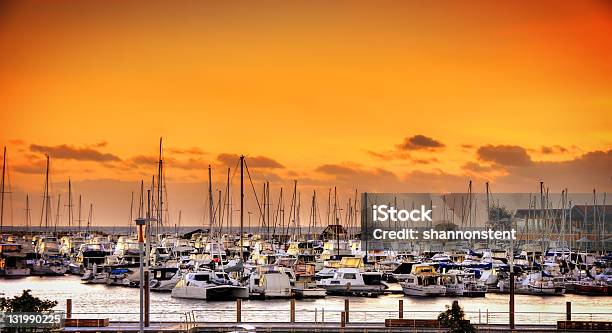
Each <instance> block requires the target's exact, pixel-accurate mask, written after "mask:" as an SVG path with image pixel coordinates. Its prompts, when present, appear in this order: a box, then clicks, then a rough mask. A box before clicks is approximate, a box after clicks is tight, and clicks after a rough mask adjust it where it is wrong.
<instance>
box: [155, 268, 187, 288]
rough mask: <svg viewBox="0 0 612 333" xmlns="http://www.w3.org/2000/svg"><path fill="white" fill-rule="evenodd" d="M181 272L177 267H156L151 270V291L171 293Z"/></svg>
mask: <svg viewBox="0 0 612 333" xmlns="http://www.w3.org/2000/svg"><path fill="white" fill-rule="evenodd" d="M181 276H182V275H181V271H180V270H179V268H178V267H158V268H152V269H151V283H150V286H151V290H152V291H172V289H174V286H176V284H177V283H178V282H179V280H180V279H181Z"/></svg>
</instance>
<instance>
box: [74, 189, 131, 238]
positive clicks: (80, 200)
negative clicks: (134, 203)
mask: <svg viewBox="0 0 612 333" xmlns="http://www.w3.org/2000/svg"><path fill="white" fill-rule="evenodd" d="M133 196H134V193H133V192H132V197H133ZM81 207H82V206H81V195H80V194H79V233H80V232H81Z"/></svg>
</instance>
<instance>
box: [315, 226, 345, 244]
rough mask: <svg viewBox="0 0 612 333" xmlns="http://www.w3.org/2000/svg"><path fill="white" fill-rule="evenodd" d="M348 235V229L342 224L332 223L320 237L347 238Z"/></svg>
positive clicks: (325, 238)
mask: <svg viewBox="0 0 612 333" xmlns="http://www.w3.org/2000/svg"><path fill="white" fill-rule="evenodd" d="M346 236H347V233H346V229H344V227H343V226H342V225H340V224H330V225H328V226H327V227H326V228H325V229H324V230H323V232H321V235H320V236H319V239H322V240H327V239H336V238H345V237H346Z"/></svg>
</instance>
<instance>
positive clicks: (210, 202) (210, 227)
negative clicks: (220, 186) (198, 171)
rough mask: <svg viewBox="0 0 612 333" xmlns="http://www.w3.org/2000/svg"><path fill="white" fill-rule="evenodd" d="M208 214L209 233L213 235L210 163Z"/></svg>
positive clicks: (210, 173)
mask: <svg viewBox="0 0 612 333" xmlns="http://www.w3.org/2000/svg"><path fill="white" fill-rule="evenodd" d="M208 210H209V212H208V216H209V219H210V220H209V221H208V223H209V230H208V233H209V235H212V230H213V220H214V216H215V215H214V209H213V192H212V169H211V167H210V164H209V165H208Z"/></svg>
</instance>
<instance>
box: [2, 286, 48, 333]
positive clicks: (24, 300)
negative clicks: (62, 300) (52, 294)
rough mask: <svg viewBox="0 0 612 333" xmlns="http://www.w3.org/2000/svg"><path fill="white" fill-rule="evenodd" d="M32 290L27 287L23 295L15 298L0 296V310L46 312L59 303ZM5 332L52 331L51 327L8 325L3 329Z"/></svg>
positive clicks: (43, 332) (42, 332)
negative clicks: (33, 292)
mask: <svg viewBox="0 0 612 333" xmlns="http://www.w3.org/2000/svg"><path fill="white" fill-rule="evenodd" d="M30 292H31V290H30V289H26V290H24V291H23V293H22V294H21V296H14V297H13V298H8V297H0V312H45V311H48V310H51V309H53V308H54V307H55V306H56V305H57V301H48V300H43V299H40V298H38V297H34V296H32V294H30ZM1 331H2V332H3V333H4V332H6V333H16V332H20V333H22V332H32V333H34V332H36V333H38V332H41V333H47V332H51V331H52V330H51V329H50V328H38V327H6V328H3V329H2V330H1Z"/></svg>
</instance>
